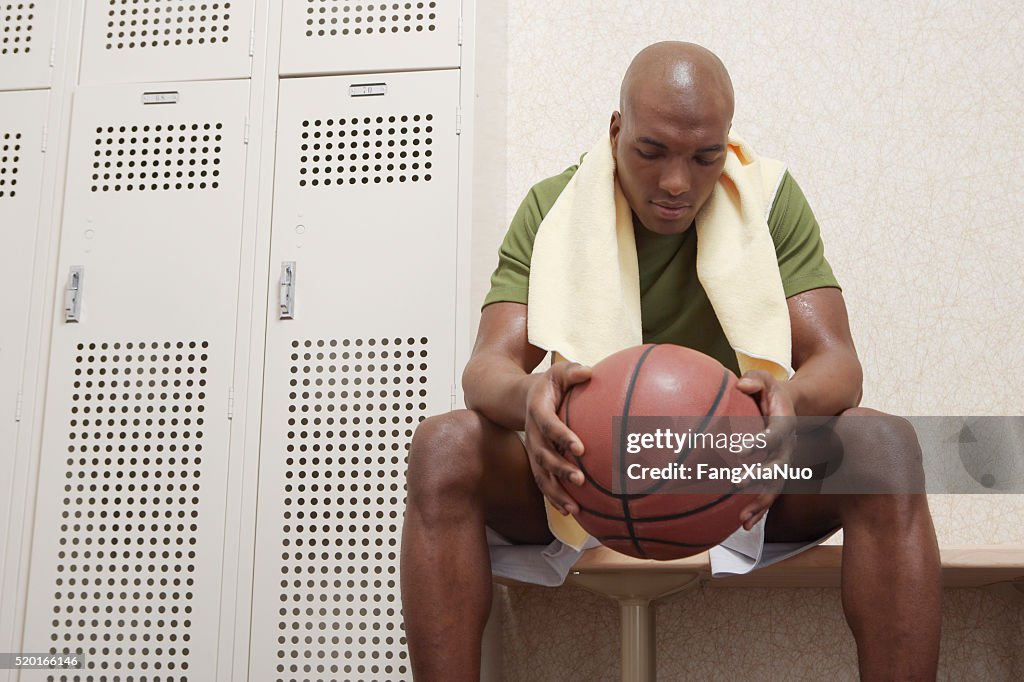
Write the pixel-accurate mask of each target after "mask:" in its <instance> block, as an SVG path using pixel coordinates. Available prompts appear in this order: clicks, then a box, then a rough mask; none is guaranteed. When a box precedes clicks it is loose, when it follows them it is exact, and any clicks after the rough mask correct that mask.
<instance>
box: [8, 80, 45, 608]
mask: <svg viewBox="0 0 1024 682" xmlns="http://www.w3.org/2000/svg"><path fill="white" fill-rule="evenodd" d="M48 100H49V92H47V91H46V90H33V91H28V92H0V272H2V273H3V277H4V285H3V287H2V288H0V310H3V323H2V324H0V500H3V501H4V502H3V503H0V537H2V538H4V541H3V542H0V577H3V576H2V574H3V571H4V567H5V566H6V565H7V561H8V560H9V559H10V558H11V557H12V555H13V556H17V555H18V553H19V552H20V549H21V540H22V537H21V528H20V527H19V528H10V527H9V523H10V521H11V519H10V514H11V513H12V511H13V510H12V509H10V505H9V504H7V502H8V501H9V500H11V499H12V495H13V493H14V491H13V490H12V486H14V485H15V481H14V471H15V458H16V456H17V455H18V453H19V452H20V449H19V448H18V447H17V439H18V432H19V422H17V421H15V419H16V412H17V410H18V393H19V390H21V389H22V388H23V386H22V374H23V370H24V367H25V352H26V348H25V339H26V336H27V335H28V331H29V329H28V327H29V305H30V302H31V297H32V291H31V286H32V270H33V258H32V256H33V254H34V253H35V244H36V232H37V230H38V227H39V199H40V196H39V195H40V191H41V186H42V181H43V151H42V149H43V144H42V142H43V123H44V122H45V121H46V113H47V102H48ZM29 417H30V415H22V418H21V419H22V421H21V422H20V423H22V424H25V425H26V426H27V425H28V424H30V423H31V419H30V418H29ZM29 432H30V431H29V429H28V428H26V429H25V430H24V431H23V433H24V434H25V436H24V437H25V438H26V439H27V438H28V434H29ZM16 516H20V510H18V512H16ZM5 585H6V581H4V582H0V613H4V614H7V613H10V611H8V609H15V608H17V606H16V605H15V604H14V603H13V599H14V596H15V595H14V590H13V589H11V590H9V591H8V590H7V589H4V586H5Z"/></svg>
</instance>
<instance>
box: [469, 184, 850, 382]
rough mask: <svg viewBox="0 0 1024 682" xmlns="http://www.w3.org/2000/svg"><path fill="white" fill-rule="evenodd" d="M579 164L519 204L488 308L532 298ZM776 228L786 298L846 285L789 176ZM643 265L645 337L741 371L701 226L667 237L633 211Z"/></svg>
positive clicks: (775, 212) (772, 218)
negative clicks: (716, 301)
mask: <svg viewBox="0 0 1024 682" xmlns="http://www.w3.org/2000/svg"><path fill="white" fill-rule="evenodd" d="M578 167H579V166H571V167H569V168H567V169H566V170H565V171H564V172H562V173H561V174H559V175H556V176H554V177H552V178H548V179H547V180H543V181H541V182H539V183H537V184H536V185H534V186H533V188H531V189H530V192H529V194H527V195H526V199H524V200H523V203H522V204H521V205H520V206H519V210H518V211H517V212H516V215H515V217H514V218H513V219H512V224H511V226H510V227H509V230H508V233H506V235H505V239H504V241H503V242H502V244H501V248H500V249H499V251H498V267H497V269H496V270H495V271H494V274H493V275H491V290H490V291H489V292H488V294H487V298H485V299H484V306H487V305H489V304H491V303H497V302H498V301H512V302H514V303H523V304H526V303H527V299H528V291H529V281H530V259H531V257H532V255H533V240H534V239H535V238H536V236H537V229H538V227H540V224H541V221H542V220H543V219H544V216H545V215H546V214H547V212H548V211H549V210H551V207H552V206H553V205H554V203H555V199H557V198H558V195H559V194H561V193H562V190H563V189H565V186H566V185H567V184H568V183H569V179H570V178H571V177H572V176H573V174H574V173H575V172H576V169H577V168H578ZM768 227H769V230H770V231H771V235H772V241H774V242H775V253H776V256H777V257H778V261H779V272H780V274H781V275H782V287H783V290H784V291H785V293H786V297H787V298H788V297H790V296H794V295H796V294H799V293H801V292H804V291H809V290H811V289H818V288H821V287H836V288H839V283H838V282H837V281H836V278H835V275H833V274H832V268H831V267H830V266H829V264H828V261H826V260H825V247H824V245H823V244H822V242H821V234H820V230H819V228H818V222H817V221H816V220H815V219H814V214H813V213H812V212H811V207H810V206H809V205H808V204H807V199H806V198H805V197H804V194H803V192H801V191H800V187H799V186H798V185H797V184H796V181H795V180H794V179H793V178H792V177H791V176H790V175H789V173H788V172H786V174H785V175H784V176H783V179H782V183H781V185H780V186H779V191H778V192H777V194H776V197H775V202H774V203H773V204H772V209H771V212H770V213H769V215H768ZM633 231H634V234H635V235H636V251H637V262H638V265H639V268H640V316H641V322H642V324H643V339H644V343H674V344H678V345H680V346H687V347H689V348H694V349H696V350H699V351H701V352H702V353H706V354H708V355H710V356H712V357H713V358H715V359H717V360H718V361H719V362H721V363H722V364H723V365H725V366H726V367H728V368H729V369H731V370H732V371H734V372H736V373H739V367H738V365H737V364H736V354H735V352H734V351H733V350H732V348H731V347H730V346H729V342H728V341H727V340H726V338H725V333H724V332H723V331H722V326H721V324H719V322H718V318H717V317H716V316H715V311H714V309H713V308H712V307H711V302H710V301H709V300H708V297H707V294H706V293H704V287H702V286H701V284H700V281H699V280H698V279H697V231H696V230H694V229H692V228H691V229H689V230H687V231H686V232H683V233H682V234H673V235H661V234H657V233H655V232H651V231H650V230H648V229H647V228H645V227H644V226H643V224H641V223H640V221H639V220H638V219H637V218H636V215H635V214H634V216H633Z"/></svg>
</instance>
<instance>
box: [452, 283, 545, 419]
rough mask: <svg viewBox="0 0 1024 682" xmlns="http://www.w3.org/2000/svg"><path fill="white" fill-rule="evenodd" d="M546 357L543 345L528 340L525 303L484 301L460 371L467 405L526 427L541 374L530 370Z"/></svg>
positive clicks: (489, 415)
mask: <svg viewBox="0 0 1024 682" xmlns="http://www.w3.org/2000/svg"><path fill="white" fill-rule="evenodd" d="M543 359H544V351H543V350H541V349H540V348H537V347H536V346H534V345H532V344H531V343H530V342H529V341H528V340H527V336H526V306H525V305H522V304H521V303H507V302H503V303H492V304H491V305H489V306H487V307H485V308H484V309H483V312H482V313H481V314H480V328H479V331H478V332H477V337H476V345H474V346H473V353H472V355H471V356H470V358H469V362H468V363H466V369H465V370H464V371H463V372H462V389H463V391H464V392H465V395H466V407H468V408H469V409H471V410H476V411H477V412H480V413H481V414H483V415H484V416H486V417H487V418H488V419H490V420H491V421H493V422H495V423H498V424H501V425H502V426H504V427H506V428H509V429H512V430H515V431H522V430H523V426H524V423H525V419H526V393H527V391H528V390H529V389H530V386H531V384H532V383H533V382H535V381H538V380H539V379H540V375H533V374H530V372H532V371H533V369H534V368H535V367H536V366H537V365H539V364H540V362H541V360H543Z"/></svg>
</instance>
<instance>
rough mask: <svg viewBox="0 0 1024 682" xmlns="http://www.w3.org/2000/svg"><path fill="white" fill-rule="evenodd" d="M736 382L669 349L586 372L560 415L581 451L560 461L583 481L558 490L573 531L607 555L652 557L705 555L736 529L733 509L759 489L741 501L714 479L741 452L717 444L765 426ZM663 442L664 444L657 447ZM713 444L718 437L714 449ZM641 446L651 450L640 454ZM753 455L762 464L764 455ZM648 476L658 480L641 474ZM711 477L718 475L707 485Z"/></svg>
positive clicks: (709, 363)
mask: <svg viewBox="0 0 1024 682" xmlns="http://www.w3.org/2000/svg"><path fill="white" fill-rule="evenodd" d="M737 381H738V379H737V378H736V375H735V374H733V373H732V372H731V371H730V370H728V369H727V368H725V367H724V366H723V365H722V364H721V363H720V362H718V361H717V360H715V359H714V358H712V357H710V356H708V355H705V354H703V353H700V352H699V351H696V350H693V349H690V348H684V347H682V346H676V345H671V344H645V345H643V346H636V347H633V348H628V349H626V350H622V351H619V352H617V353H614V354H612V355H610V356H608V357H607V358H605V359H604V360H602V361H601V362H599V363H597V364H596V365H594V367H593V368H592V374H591V379H590V380H589V381H587V382H585V383H582V384H578V385H576V386H573V387H572V389H571V390H570V391H569V392H568V393H567V394H566V396H565V399H564V400H563V401H562V405H561V407H560V414H559V416H560V417H561V418H562V420H563V421H564V422H565V424H566V425H567V426H568V427H569V428H570V429H571V430H572V431H573V432H574V433H576V435H577V436H579V438H580V440H581V441H582V442H583V446H584V453H583V455H582V456H579V457H577V456H575V455H568V458H569V460H570V461H572V462H573V464H575V465H576V466H578V467H579V468H580V470H581V471H582V472H583V474H584V477H585V482H584V484H583V485H582V486H576V485H567V486H566V490H567V491H568V492H569V494H570V495H571V496H572V497H573V498H574V499H575V501H576V502H577V504H578V506H579V513H578V514H577V515H576V519H577V520H578V521H579V523H580V525H581V526H583V528H584V529H585V530H586V531H587V532H588V533H590V534H591V535H593V536H594V537H595V538H597V539H598V540H599V541H600V542H601V543H602V544H603V545H605V546H606V547H609V548H610V549H613V550H615V551H618V552H621V553H623V554H628V555H630V556H634V557H637V558H641V559H658V560H667V559H678V558H682V557H686V556H691V555H693V554H697V553H699V552H703V551H705V550H707V549H710V548H711V547H713V546H715V545H717V544H718V543H720V542H721V541H722V540H724V539H725V538H727V537H728V536H729V535H731V534H732V533H733V532H734V531H735V530H736V529H737V528H739V527H740V520H739V515H740V512H741V511H742V509H743V508H744V507H745V506H746V505H747V504H749V503H750V502H751V500H752V499H753V496H752V493H756V492H758V489H757V488H756V487H754V488H749V489H747V490H746V491H745V492H744V493H742V494H740V493H738V492H737V491H738V490H739V488H737V486H736V484H735V482H734V481H733V480H732V479H730V478H729V477H728V476H721V473H720V472H727V471H732V470H735V467H736V466H737V461H736V459H735V457H732V458H730V454H734V453H736V452H738V451H739V448H733V449H732V450H729V449H728V448H725V449H723V448H722V447H720V446H721V445H723V444H724V443H725V442H729V443H740V442H742V443H744V444H746V445H750V444H751V443H752V439H754V438H755V434H757V433H759V432H760V431H761V429H762V428H763V422H762V421H761V419H760V416H761V413H760V411H759V410H758V407H757V404H756V403H755V402H754V400H753V398H751V397H750V396H748V395H746V394H745V393H743V392H742V391H740V390H739V389H738V388H736V383H737ZM730 418H732V419H730ZM656 427H657V428H656ZM661 427H672V428H671V430H672V431H674V434H673V435H671V436H670V435H669V434H668V430H669V429H668V428H661ZM644 431H647V432H649V433H648V434H647V435H644V437H643V438H640V435H641V432H644ZM695 433H696V434H703V435H701V436H695V435H694V434H695ZM662 435H663V436H665V441H666V442H660V443H659V442H657V439H656V438H655V436H659V437H660V436H662ZM648 436H649V437H648ZM672 438H674V439H675V440H672V441H671V442H668V441H670V439H672ZM716 438H717V439H725V440H724V441H722V440H719V442H718V445H719V446H718V447H716V446H714V441H715V439H716ZM627 441H628V445H627ZM640 443H649V444H650V445H652V446H653V447H651V448H645V449H643V450H641V448H640V447H639V444H640ZM634 445H636V447H634ZM752 456H753V457H755V458H757V459H756V461H760V458H762V457H763V454H762V453H761V452H758V451H755V452H754V453H752ZM653 469H657V470H658V472H661V473H660V474H659V473H651V475H650V476H648V475H647V473H649V472H652V470H653ZM698 471H700V472H702V474H704V475H702V476H698V475H697V472H698ZM680 472H684V473H685V472H689V478H688V479H687V478H684V477H683V475H684V474H682V473H680ZM716 472H718V473H719V476H721V477H717V478H716V477H712V478H708V477H709V476H712V475H713V474H715V473H716ZM627 473H628V475H627ZM673 473H675V474H679V476H678V477H677V478H672V477H671V475H672V474H673ZM638 474H644V475H643V476H642V477H641V476H639V475H638ZM666 474H669V476H666ZM652 476H654V478H652ZM658 476H660V477H658Z"/></svg>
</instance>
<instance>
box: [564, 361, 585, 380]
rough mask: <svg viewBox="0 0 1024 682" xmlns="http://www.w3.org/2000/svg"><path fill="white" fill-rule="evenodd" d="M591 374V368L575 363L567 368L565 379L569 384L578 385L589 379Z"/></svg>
mask: <svg viewBox="0 0 1024 682" xmlns="http://www.w3.org/2000/svg"><path fill="white" fill-rule="evenodd" d="M591 374H592V370H591V368H590V367H587V366H586V365H581V364H580V363H578V362H574V363H572V364H571V365H569V366H568V367H567V368H566V370H565V379H566V382H567V383H569V384H578V383H580V382H582V381H586V380H587V379H589V378H590V375H591Z"/></svg>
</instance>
